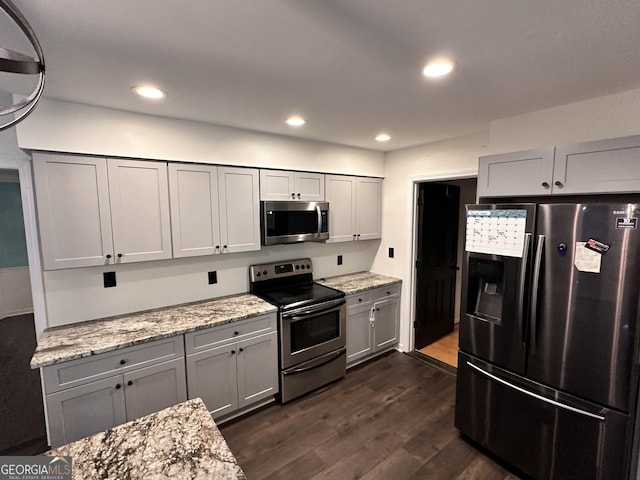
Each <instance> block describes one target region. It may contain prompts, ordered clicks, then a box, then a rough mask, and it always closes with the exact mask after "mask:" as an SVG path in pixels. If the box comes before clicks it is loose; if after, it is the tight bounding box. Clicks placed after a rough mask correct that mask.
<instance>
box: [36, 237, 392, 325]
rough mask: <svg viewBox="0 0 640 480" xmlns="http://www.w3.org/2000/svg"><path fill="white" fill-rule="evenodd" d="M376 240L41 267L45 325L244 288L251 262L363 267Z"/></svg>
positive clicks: (335, 270)
mask: <svg viewBox="0 0 640 480" xmlns="http://www.w3.org/2000/svg"><path fill="white" fill-rule="evenodd" d="M379 246H380V241H379V240H368V241H360V242H345V243H329V244H322V243H302V244H294V245H275V246H272V247H262V250H260V251H258V252H247V253H235V254H226V255H213V256H203V257H191V258H181V259H172V260H161V261H155V262H140V263H130V264H123V265H117V266H113V265H110V266H105V267H87V268H75V269H68V270H52V271H45V272H43V276H44V283H45V292H46V304H47V318H48V322H49V323H48V325H47V327H54V326H59V325H67V324H71V323H78V322H82V321H85V320H93V319H96V318H104V317H110V316H113V315H121V314H124V313H131V312H137V311H141V310H149V309H152V308H158V307H164V306H168V305H176V304H180V303H186V302H193V301H198V300H205V299H209V298H216V297H221V296H225V295H232V294H236V293H244V292H247V291H248V290H249V273H248V272H249V265H252V264H258V263H267V262H277V261H280V260H290V259H295V258H301V257H309V258H311V259H312V261H313V266H314V275H315V277H316V278H323V277H330V276H334V275H342V274H346V273H353V272H359V271H368V270H370V269H371V265H372V263H373V259H374V258H375V255H376V253H377V251H378V248H379ZM338 255H342V265H337V256H338ZM113 271H114V272H116V280H117V286H116V287H113V288H104V283H103V272H113ZM209 271H216V272H217V283H216V284H213V285H210V284H209V282H208V272H209Z"/></svg>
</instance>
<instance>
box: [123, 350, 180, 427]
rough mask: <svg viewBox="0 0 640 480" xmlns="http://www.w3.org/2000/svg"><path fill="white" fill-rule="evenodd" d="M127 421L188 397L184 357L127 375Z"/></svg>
mask: <svg viewBox="0 0 640 480" xmlns="http://www.w3.org/2000/svg"><path fill="white" fill-rule="evenodd" d="M123 378H124V388H125V402H126V406H127V420H134V419H136V418H140V417H142V416H144V415H148V414H150V413H153V412H157V411H159V410H162V409H163V408H167V407H170V406H172V405H175V404H177V403H180V402H184V401H185V400H187V379H186V375H185V367H184V359H183V358H177V359H175V360H171V361H169V362H164V363H160V364H158V365H152V366H150V367H145V368H141V369H139V370H133V371H131V372H129V373H125V374H124V377H123Z"/></svg>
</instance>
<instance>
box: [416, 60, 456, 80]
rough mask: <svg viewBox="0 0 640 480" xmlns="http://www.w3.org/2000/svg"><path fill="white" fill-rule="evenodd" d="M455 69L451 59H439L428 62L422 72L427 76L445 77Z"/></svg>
mask: <svg viewBox="0 0 640 480" xmlns="http://www.w3.org/2000/svg"><path fill="white" fill-rule="evenodd" d="M451 70H453V62H451V61H449V60H437V61H434V62H431V63H429V64H427V66H426V67H424V70H422V74H423V75H424V76H425V77H431V78H434V77H443V76H445V75H448V74H449V73H451Z"/></svg>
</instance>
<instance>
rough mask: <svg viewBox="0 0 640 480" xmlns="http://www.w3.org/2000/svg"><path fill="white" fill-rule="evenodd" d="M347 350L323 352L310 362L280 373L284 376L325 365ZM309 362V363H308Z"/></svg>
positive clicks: (344, 353)
mask: <svg viewBox="0 0 640 480" xmlns="http://www.w3.org/2000/svg"><path fill="white" fill-rule="evenodd" d="M346 353H347V351H346V350H345V349H344V348H342V349H340V350H338V351H336V352H329V353H325V354H324V355H321V356H319V357H318V358H314V359H313V360H312V361H310V362H306V363H305V365H306V366H304V367H299V368H291V369H289V370H283V371H282V375H284V376H285V377H286V376H287V375H295V374H296V373H304V372H308V371H310V370H315V369H316V368H320V367H322V366H323V365H326V364H327V363H331V362H333V361H334V360H336V359H338V358H340V357H341V356H343V355H346ZM309 364H311V365H309Z"/></svg>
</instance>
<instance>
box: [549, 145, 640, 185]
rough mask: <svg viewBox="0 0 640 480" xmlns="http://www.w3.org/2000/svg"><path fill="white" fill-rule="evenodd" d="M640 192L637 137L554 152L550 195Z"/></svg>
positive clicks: (639, 147) (560, 148)
mask: <svg viewBox="0 0 640 480" xmlns="http://www.w3.org/2000/svg"><path fill="white" fill-rule="evenodd" d="M638 191H640V136H635V137H625V138H614V139H610V140H600V141H596V142H585V143H580V144H577V145H570V146H567V147H558V148H556V157H555V164H554V171H553V194H563V195H567V194H584V193H626V192H638Z"/></svg>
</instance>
